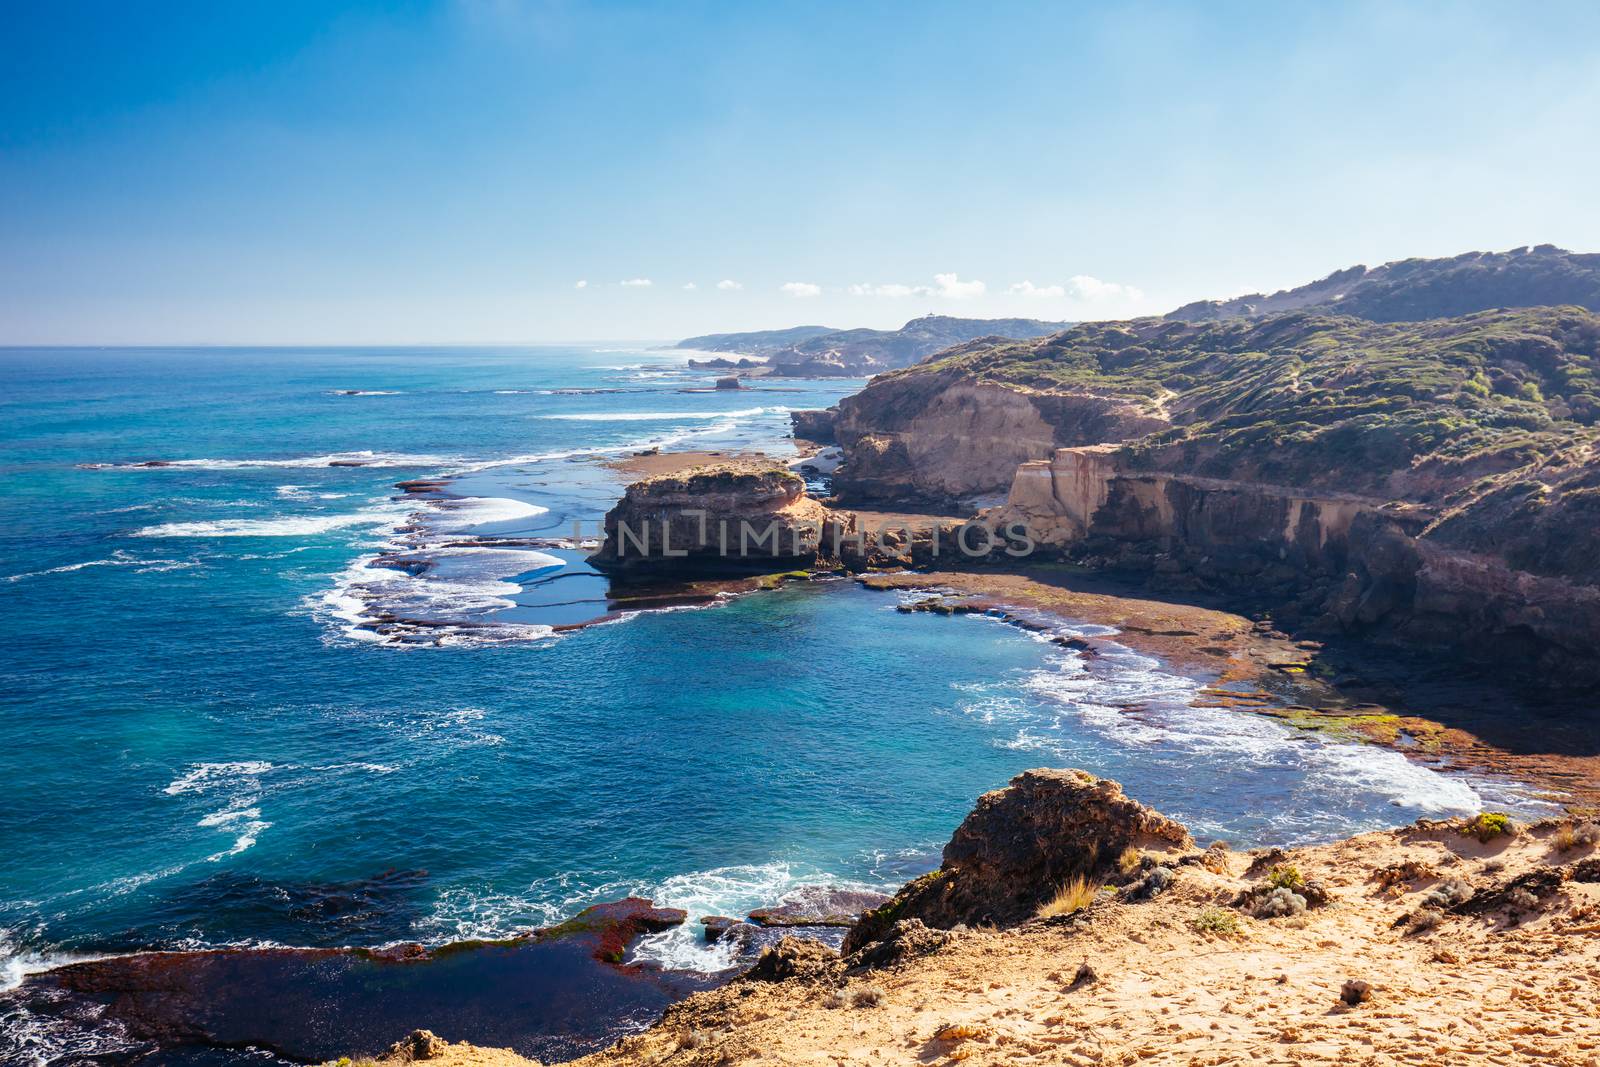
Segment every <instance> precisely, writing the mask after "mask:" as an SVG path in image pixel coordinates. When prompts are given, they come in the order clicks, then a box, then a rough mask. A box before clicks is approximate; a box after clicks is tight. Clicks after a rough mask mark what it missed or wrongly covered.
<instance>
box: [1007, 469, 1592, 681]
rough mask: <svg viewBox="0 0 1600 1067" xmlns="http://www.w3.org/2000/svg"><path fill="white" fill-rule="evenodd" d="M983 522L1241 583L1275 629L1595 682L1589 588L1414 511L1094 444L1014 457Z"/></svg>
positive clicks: (1096, 556)
mask: <svg viewBox="0 0 1600 1067" xmlns="http://www.w3.org/2000/svg"><path fill="white" fill-rule="evenodd" d="M983 518H984V521H985V522H986V523H987V524H989V525H991V526H992V527H994V528H996V529H1002V528H1005V527H1007V526H1011V525H1013V524H1022V525H1025V526H1026V527H1027V529H1028V530H1029V531H1030V534H1031V536H1032V538H1033V540H1034V541H1035V543H1036V544H1037V545H1038V546H1039V551H1040V552H1042V553H1044V554H1046V555H1056V556H1062V557H1068V558H1072V559H1077V560H1080V561H1085V562H1091V563H1095V564H1098V565H1102V566H1108V567H1112V568H1116V569H1124V570H1134V571H1142V572H1146V573H1150V574H1153V575H1160V576H1162V581H1163V582H1164V583H1165V584H1168V585H1174V586H1183V585H1185V584H1191V585H1199V586H1205V587H1211V588H1216V589H1219V590H1224V591H1228V592H1234V593H1247V594H1249V595H1251V596H1252V597H1254V598H1256V599H1258V600H1260V601H1262V602H1265V603H1269V604H1271V605H1272V606H1273V608H1274V610H1275V612H1276V613H1277V614H1278V616H1279V617H1280V618H1281V619H1283V620H1285V621H1286V622H1289V623H1291V624H1299V625H1310V626H1313V627H1317V628H1323V629H1329V630H1339V631H1345V632H1352V633H1362V634H1368V635H1371V636H1376V637H1379V638H1382V639H1388V640H1393V641H1397V642H1400V643H1404V644H1407V645H1410V646H1414V647H1415V646H1420V647H1427V648H1439V649H1455V650H1458V651H1460V650H1464V651H1467V652H1468V653H1471V654H1477V655H1489V656H1492V657H1494V658H1495V660H1496V661H1502V660H1503V661H1505V662H1507V663H1508V665H1516V664H1521V665H1523V666H1524V667H1525V668H1526V672H1527V673H1528V674H1530V675H1532V676H1534V677H1537V678H1539V679H1540V680H1542V681H1546V682H1559V683H1562V684H1575V685H1592V684H1596V683H1600V661H1597V659H1596V657H1595V655H1594V649H1595V648H1596V647H1600V586H1597V585H1596V584H1595V583H1594V582H1593V581H1591V580H1588V579H1587V577H1586V573H1585V572H1578V571H1575V570H1574V569H1572V568H1563V572H1562V573H1559V574H1552V573H1545V574H1541V573H1535V572H1533V571H1531V570H1524V569H1519V568H1517V567H1514V566H1512V565H1511V564H1510V563H1509V562H1507V560H1506V559H1505V558H1504V557H1503V556H1500V555H1494V554H1488V553H1483V552H1473V551H1469V550H1466V549H1463V548H1461V547H1459V546H1458V545H1457V544H1455V543H1452V541H1454V540H1455V539H1456V538H1455V537H1454V536H1450V537H1441V533H1446V534H1449V533H1450V532H1451V527H1450V526H1448V525H1447V524H1446V523H1444V522H1442V521H1441V518H1440V515H1439V513H1438V511H1437V510H1436V509H1435V508H1433V507H1430V506H1426V505H1420V504H1408V503H1399V502H1393V501H1383V500H1379V499H1376V498H1364V497H1360V496H1356V495H1352V494H1334V493H1324V494H1316V493H1307V492H1305V491H1303V490H1300V489H1296V488H1294V487H1287V486H1277V485H1271V484H1266V483H1260V482H1241V481H1229V480H1225V479H1217V478H1205V477H1200V476H1197V475H1191V474H1182V473H1172V472H1166V471H1147V470H1138V469H1133V468H1130V467H1129V466H1128V465H1127V459H1126V457H1125V455H1124V454H1123V453H1122V452H1121V451H1120V450H1118V449H1117V448H1115V447H1098V448H1068V449H1060V450H1058V451H1057V452H1056V453H1055V455H1054V456H1052V457H1051V458H1050V459H1048V460H1040V461H1034V462H1030V463H1026V464H1023V465H1022V466H1021V467H1019V468H1018V470H1017V474H1016V477H1015V479H1014V480H1013V483H1012V489H1011V493H1010V495H1009V496H1008V498H1007V502H1006V503H1005V505H1003V506H1001V507H998V508H994V509H990V510H989V511H987V512H985V513H984V516H983ZM1556 562H1557V563H1559V562H1560V561H1556Z"/></svg>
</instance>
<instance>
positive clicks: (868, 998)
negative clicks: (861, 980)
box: [850, 985, 885, 1008]
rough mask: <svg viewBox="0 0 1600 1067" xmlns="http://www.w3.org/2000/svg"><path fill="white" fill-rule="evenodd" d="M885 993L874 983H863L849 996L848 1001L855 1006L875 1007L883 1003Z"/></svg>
mask: <svg viewBox="0 0 1600 1067" xmlns="http://www.w3.org/2000/svg"><path fill="white" fill-rule="evenodd" d="M884 996H885V994H884V992H883V990H882V989H881V988H880V987H878V986H875V985H864V986H862V987H861V988H860V989H858V990H856V991H855V993H854V994H853V995H851V997H850V1003H851V1004H852V1005H853V1006H855V1007H857V1008H876V1007H877V1006H878V1005H879V1004H882V1003H883V998H884Z"/></svg>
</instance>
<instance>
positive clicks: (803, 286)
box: [778, 282, 822, 297]
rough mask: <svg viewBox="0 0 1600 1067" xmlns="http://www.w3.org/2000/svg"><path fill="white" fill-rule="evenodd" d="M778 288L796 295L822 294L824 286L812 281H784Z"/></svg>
mask: <svg viewBox="0 0 1600 1067" xmlns="http://www.w3.org/2000/svg"><path fill="white" fill-rule="evenodd" d="M778 288H779V289H781V290H783V291H784V292H786V293H788V294H789V295H790V296H794V297H809V296H821V295H822V286H820V285H813V284H812V283H811V282H784V283H783V284H782V285H780V286H778Z"/></svg>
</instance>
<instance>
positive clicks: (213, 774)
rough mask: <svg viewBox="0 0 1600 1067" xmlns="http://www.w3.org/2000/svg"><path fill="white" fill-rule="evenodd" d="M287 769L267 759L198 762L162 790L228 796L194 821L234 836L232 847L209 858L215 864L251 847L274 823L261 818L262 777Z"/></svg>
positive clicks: (182, 793)
mask: <svg viewBox="0 0 1600 1067" xmlns="http://www.w3.org/2000/svg"><path fill="white" fill-rule="evenodd" d="M287 769H289V768H282V767H278V766H276V765H274V764H273V763H271V762H269V761H267V760H232V761H225V762H219V763H197V764H194V765H193V766H191V767H190V768H189V770H188V771H187V772H185V773H184V774H182V775H180V776H179V777H177V778H174V779H173V780H172V781H171V782H169V783H168V784H167V787H166V788H165V789H163V790H162V792H163V793H165V794H167V795H168V796H185V795H209V794H212V793H221V794H224V795H225V797H226V799H225V801H224V803H223V806H222V807H220V808H218V809H217V810H215V811H211V812H207V813H205V814H204V815H202V816H201V817H200V819H199V821H198V822H196V823H195V825H196V826H200V827H203V828H205V829H208V830H216V831H219V832H221V833H225V834H230V835H232V836H233V844H232V845H231V846H230V847H228V848H226V849H223V850H222V851H221V852H216V853H213V854H212V855H210V856H207V857H206V859H207V861H208V862H211V863H215V862H217V861H219V860H224V859H227V858H228V857H229V856H237V855H238V854H239V853H241V852H243V851H244V850H245V849H247V848H250V847H251V846H252V845H254V844H255V843H256V840H257V838H259V837H260V835H261V833H262V831H264V830H266V829H268V828H269V827H271V826H272V824H271V823H270V822H267V821H266V820H265V819H263V818H262V817H261V796H262V783H261V779H262V777H263V776H265V775H268V774H271V773H272V772H274V771H278V770H287Z"/></svg>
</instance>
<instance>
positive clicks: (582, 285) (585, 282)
mask: <svg viewBox="0 0 1600 1067" xmlns="http://www.w3.org/2000/svg"><path fill="white" fill-rule="evenodd" d="M573 288H574V289H587V288H589V279H587V278H579V279H578V284H577V285H574V286H573Z"/></svg>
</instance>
